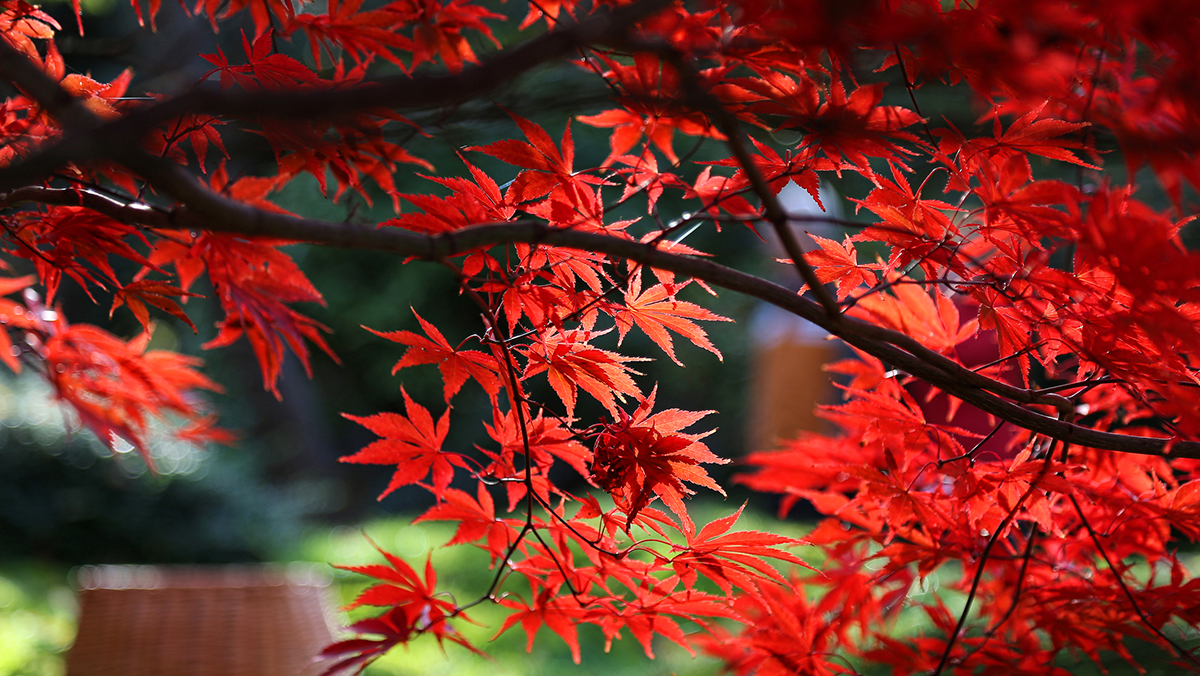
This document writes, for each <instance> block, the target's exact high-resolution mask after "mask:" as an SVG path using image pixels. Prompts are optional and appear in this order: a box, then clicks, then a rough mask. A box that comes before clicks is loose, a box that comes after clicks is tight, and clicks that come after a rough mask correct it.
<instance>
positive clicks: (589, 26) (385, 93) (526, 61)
mask: <svg viewBox="0 0 1200 676" xmlns="http://www.w3.org/2000/svg"><path fill="white" fill-rule="evenodd" d="M664 2H665V0H646V1H645V2H641V3H638V4H636V5H632V6H630V7H628V8H624V9H621V10H618V11H617V12H613V13H612V14H610V15H601V16H600V17H598V18H594V19H590V20H588V21H585V22H583V23H580V24H576V25H575V26H572V27H570V28H564V29H561V30H555V31H552V32H551V33H547V34H546V35H544V36H542V37H541V38H536V39H535V40H533V41H531V42H530V43H527V44H526V45H525V46H523V47H520V48H516V49H514V50H512V51H511V52H506V53H505V55H502V56H498V57H495V58H494V59H492V60H491V61H489V62H488V63H487V64H484V65H482V66H478V67H475V68H472V69H468V70H465V71H463V72H462V73H460V74H458V75H449V76H439V77H432V78H414V79H401V80H390V79H389V80H381V81H379V82H377V83H374V84H372V85H364V86H363V87H356V88H353V89H349V90H345V91H323V92H273V93H255V94H225V93H220V92H212V91H208V90H196V91H194V92H192V93H190V94H185V95H183V96H181V97H178V98H177V99H173V100H172V101H168V102H166V103H163V104H159V105H157V106H152V107H151V108H147V109H146V110H145V111H143V116H142V117H135V115H133V114H131V115H127V116H125V117H123V118H121V119H119V120H117V121H116V122H113V123H110V124H108V125H100V124H99V122H100V118H98V117H96V116H95V115H93V114H92V113H91V111H89V110H87V109H86V107H84V106H83V105H82V103H81V102H80V101H78V100H77V99H74V98H73V97H71V96H70V94H68V93H67V92H65V90H63V89H62V87H61V86H59V84H58V83H57V82H55V81H54V80H53V79H52V78H50V77H49V76H48V75H47V74H46V73H44V72H42V71H41V69H40V68H38V67H37V66H36V64H33V63H32V62H30V61H29V60H28V59H27V58H26V57H25V56H24V55H23V54H21V53H20V52H18V51H17V50H16V49H14V48H13V47H12V46H11V45H9V44H8V43H7V42H6V41H4V40H0V74H2V75H3V76H5V77H7V78H8V79H9V80H10V81H12V82H13V83H14V84H16V85H17V86H19V87H21V88H22V89H23V90H25V91H26V92H27V93H28V94H29V95H30V96H32V97H34V98H35V99H36V100H37V101H38V103H39V104H40V105H41V106H42V107H43V108H44V109H46V110H47V111H48V112H49V113H50V114H52V115H54V116H55V117H56V119H58V120H59V121H60V123H61V124H62V125H63V127H64V128H65V130H66V131H67V134H66V136H65V137H64V139H63V141H62V142H61V143H59V144H56V146H54V147H52V148H51V149H50V150H49V151H47V152H46V153H43V154H41V155H39V156H36V157H34V158H33V159H31V160H29V161H27V162H23V163H20V164H18V165H15V166H13V167H9V168H6V169H3V170H0V190H11V189H13V188H18V190H15V191H13V192H10V193H8V194H6V195H3V197H0V206H13V205H16V204H18V203H21V202H41V203H44V204H77V205H83V206H87V207H88V208H91V209H94V210H96V211H98V212H100V213H105V214H108V215H109V216H111V217H112V218H114V219H118V220H121V221H123V222H126V223H131V224H138V225H143V226H147V227H153V228H163V229H186V230H208V231H213V232H227V233H233V234H239V235H244V236H265V237H276V238H282V239H291V240H296V241H305V242H312V243H317V244H324V245H329V246H338V247H347V248H357V249H374V250H379V251H387V252H391V253H395V254H400V255H404V256H416V257H419V258H424V259H428V260H444V259H446V258H448V257H451V256H454V255H457V254H460V253H463V252H465V251H469V250H472V249H477V248H480V247H488V246H493V245H497V244H505V243H512V242H524V243H539V242H540V243H544V244H549V245H553V246H561V247H566V248H573V249H579V250H585V251H595V252H601V253H606V254H609V255H612V256H617V257H620V258H625V259H628V260H632V261H635V262H638V263H642V264H644V265H649V266H650V267H654V268H660V269H663V270H671V271H673V272H677V273H679V274H683V275H687V276H689V277H693V278H696V279H701V280H704V281H706V282H709V283H711V284H715V285H717V286H721V287H724V288H727V289H730V290H732V291H737V292H740V293H744V294H746V295H749V296H753V297H755V298H758V299H760V300H763V301H766V302H768V303H771V304H773V305H776V306H778V307H780V308H782V309H784V310H787V311H789V312H791V313H793V314H795V315H797V316H800V317H802V318H804V319H807V320H808V321H811V322H813V323H814V324H816V325H818V326H820V327H821V328H823V329H825V330H826V331H828V332H829V333H831V334H833V335H836V336H838V337H839V338H841V339H842V340H844V341H845V342H846V343H848V344H850V345H853V346H855V347H858V348H859V349H862V350H863V351H864V352H866V353H868V354H871V355H873V356H875V357H877V358H879V359H882V360H884V361H885V362H888V363H890V364H892V365H894V366H896V367H898V368H900V369H902V370H904V371H905V372H907V373H910V374H912V375H914V376H916V377H918V378H920V379H922V380H924V381H926V382H928V383H929V384H931V385H933V386H935V387H937V388H939V389H941V390H943V391H945V392H947V393H949V394H952V395H954V396H956V397H958V398H960V399H962V400H963V401H966V402H968V403H970V404H972V405H974V406H976V407H977V408H979V409H981V410H983V411H984V412H986V413H990V414H992V415H995V416H996V417H998V418H1000V419H1001V420H1005V421H1008V422H1009V423H1012V424H1014V425H1017V426H1019V427H1022V428H1025V429H1028V430H1031V431H1033V432H1036V433H1039V434H1044V435H1046V436H1048V437H1051V438H1054V439H1058V440H1061V441H1064V442H1067V443H1073V444H1079V445H1083V446H1090V447H1093V448H1099V449H1106V450H1114V451H1123V452H1130V453H1140V454H1147V455H1162V454H1163V453H1164V449H1165V448H1166V445H1167V440H1166V439H1156V438H1151V437H1133V436H1126V435H1121V434H1113V433H1109V432H1101V431H1098V430H1093V429H1089V428H1086V427H1081V426H1079V425H1075V424H1074V423H1069V422H1066V421H1064V420H1059V419H1057V418H1054V417H1050V416H1046V415H1043V414H1042V413H1039V412H1037V411H1034V410H1031V409H1029V408H1025V407H1023V406H1020V405H1018V404H1017V403H1014V402H1019V403H1024V404H1030V403H1041V404H1051V405H1055V406H1057V407H1058V408H1059V409H1060V410H1063V411H1065V410H1066V409H1067V408H1068V407H1069V406H1070V402H1069V401H1068V400H1067V399H1065V398H1063V397H1061V396H1059V395H1054V394H1040V393H1036V392H1032V391H1030V390H1026V389H1023V388H1018V387H1014V386H1011V385H1008V384H1005V383H1001V382H999V381H996V380H993V379H991V378H988V377H986V376H983V375H980V374H978V373H975V372H973V371H971V370H969V369H966V368H964V367H963V366H961V365H960V364H958V363H956V362H954V361H953V360H951V359H949V358H947V357H945V356H944V355H941V354H939V353H937V352H935V351H933V350H931V349H929V348H928V347H926V346H924V345H923V344H921V343H920V341H917V340H915V339H914V338H912V337H910V336H907V335H904V334H902V333H899V332H896V331H892V330H889V329H885V328H883V327H880V326H877V325H875V324H871V323H869V322H865V321H862V320H858V319H852V318H849V317H846V316H845V315H841V314H837V313H831V312H829V308H828V307H826V306H823V305H822V304H820V303H816V302H813V301H811V300H808V299H806V298H803V297H802V296H799V295H797V294H795V293H794V292H792V291H790V290H788V289H787V288H785V287H782V286H779V285H778V284H774V283H772V282H769V281H767V280H764V279H761V278H759V277H755V276H753V275H749V274H746V273H743V272H740V271H737V270H733V269H731V268H728V267H725V266H722V265H719V264H717V263H714V262H712V261H706V260H701V259H697V258H690V257H687V256H680V255H677V254H670V253H667V252H664V251H660V250H658V249H657V248H655V247H654V246H653V245H649V244H641V243H638V242H635V241H632V240H628V239H621V238H618V237H613V236H608V235H601V234H597V233H588V232H580V231H576V230H571V229H560V228H552V227H550V226H548V225H546V224H544V223H540V222H535V221H513V222H509V223H497V224H490V225H478V226H473V227H470V228H466V229H464V230H460V231H457V232H454V233H446V234H442V235H436V236H427V235H420V234H417V233H412V232H406V231H402V230H397V229H382V230H380V229H374V228H368V227H365V226H359V225H352V224H338V223H330V222H326V221H317V220H312V219H304V218H297V217H294V216H287V215H282V214H275V213H269V212H265V211H262V210H260V209H257V208H254V207H251V206H248V205H245V204H241V203H238V202H235V201H232V200H229V199H226V198H225V197H223V196H221V195H218V194H216V193H214V192H212V191H211V190H209V189H208V188H207V187H205V186H203V185H202V184H201V183H200V182H199V181H197V180H196V178H195V177H193V176H192V175H191V174H189V173H188V172H187V171H186V170H185V169H184V168H183V167H181V166H179V165H178V164H175V163H173V162H170V161H168V160H164V159H162V158H158V157H154V156H153V155H150V154H149V153H147V152H145V151H143V150H141V149H140V147H138V145H137V144H136V143H134V142H133V140H134V139H138V138H140V135H141V134H142V133H144V131H145V129H147V128H149V126H152V125H153V124H156V122H155V120H160V118H157V117H155V115H160V114H161V115H165V117H162V118H161V120H166V119H170V118H172V117H174V116H177V115H182V114H185V113H192V112H207V113H210V114H213V113H229V114H242V115H258V114H262V113H263V112H264V110H265V109H267V108H275V107H282V108H281V109H282V111H284V114H286V115H296V116H304V117H313V116H321V115H323V114H324V115H333V114H341V113H346V112H350V111H355V110H363V109H366V108H370V107H376V106H389V107H404V106H406V105H417V104H416V103H415V102H414V101H413V100H412V99H410V98H408V97H412V96H416V97H421V96H423V95H428V97H430V98H429V99H420V98H418V100H420V101H421V105H428V104H429V101H430V100H432V101H441V102H449V101H450V100H458V99H460V98H461V97H462V93H461V92H460V93H458V94H448V93H447V92H446V91H445V90H444V89H440V88H445V87H448V86H452V85H451V82H450V81H449V80H448V78H449V79H453V83H454V84H453V86H458V87H460V88H461V87H464V86H468V85H469V86H471V87H475V88H476V89H473V90H470V95H472V96H473V95H476V94H478V93H479V92H480V91H485V90H486V89H485V88H487V87H494V86H496V85H497V84H500V83H501V82H503V81H504V79H508V78H511V77H514V76H515V75H516V74H518V73H520V72H523V71H524V70H528V69H529V68H532V67H533V66H535V65H537V64H539V63H542V62H545V61H547V60H551V59H554V58H558V57H560V56H562V55H563V54H565V53H567V52H569V51H570V50H573V49H575V48H576V47H577V46H579V45H582V44H586V43H588V42H595V41H603V40H615V41H618V42H620V41H626V40H627V39H628V38H627V36H625V35H624V31H626V29H627V28H628V26H629V25H630V24H632V23H633V22H635V21H636V20H637V19H638V18H640V17H643V16H645V15H646V14H648V13H650V12H652V11H654V10H655V9H657V8H659V7H661V6H662V5H663V4H664ZM684 65H686V64H684ZM680 67H681V68H682V67H683V66H680ZM684 70H686V69H684ZM496 78H502V79H496ZM414 83H415V84H414ZM435 84H436V87H434V85H435ZM431 87H432V88H431ZM434 89H439V91H434ZM451 91H453V90H451ZM699 94H701V95H704V94H706V93H705V92H699ZM189 97H191V98H189ZM439 97H441V98H439ZM455 97H458V98H455ZM173 106H174V107H173ZM206 106H211V107H206ZM239 106H241V107H239ZM155 110H157V111H159V112H156V113H151V112H150V111H155ZM723 110H724V108H723V107H721V106H720V105H719V102H716V109H715V110H713V111H711V112H712V113H713V114H714V115H716V116H717V117H718V118H719V117H720V114H721V111H723ZM164 111H165V112H164ZM725 114H726V115H727V114H728V113H727V111H726V113H725ZM130 120H134V121H138V120H140V122H139V123H138V124H139V126H140V127H141V129H140V130H138V129H130V128H128V127H121V126H120V125H122V124H125V125H128V124H131V123H130V122H129V121H130ZM161 120H160V121H161ZM724 131H725V133H726V135H727V136H730V137H731V138H738V139H740V133H741V132H740V130H739V129H738V128H737V127H736V125H735V126H731V127H730V128H729V129H728V130H724ZM68 142H72V143H79V144H81V145H82V146H83V149H82V150H78V151H76V150H71V151H70V153H69V154H68V155H64V156H63V157H66V158H67V159H64V160H62V162H60V163H57V164H56V163H55V161H57V160H59V159H61V158H60V157H59V156H57V155H55V153H56V152H58V150H57V149H59V148H61V147H62V146H63V145H64V144H66V143H68ZM733 147H734V150H735V153H736V152H737V147H738V144H737V143H736V142H735V143H734V144H733ZM80 156H83V157H89V156H90V157H103V158H106V159H110V160H113V161H116V162H119V163H121V164H123V165H125V166H126V167H128V168H129V169H131V170H133V171H134V172H135V173H137V174H139V175H141V176H142V177H143V178H144V179H145V180H147V181H148V182H149V183H150V185H151V186H152V187H154V189H155V190H157V191H159V192H160V193H162V194H163V195H165V196H167V197H169V198H171V199H173V200H175V201H177V202H178V203H180V204H182V205H184V206H182V207H180V208H176V209H172V210H169V211H163V210H156V209H152V208H150V207H146V206H144V205H133V204H122V203H121V202H118V201H116V200H113V199H110V198H108V197H104V196H103V195H100V194H99V193H93V192H89V191H76V190H58V189H47V188H37V187H30V185H31V184H32V183H38V182H40V181H41V180H42V178H44V177H45V176H48V175H49V172H50V171H53V170H55V169H57V168H59V167H60V166H61V163H65V162H66V161H77V160H79V159H80ZM743 156H744V157H743ZM739 159H740V160H741V163H742V164H743V168H744V169H745V170H746V171H747V175H751V176H752V173H751V172H753V171H754V170H756V169H757V167H756V165H755V164H754V163H753V158H751V157H749V155H748V153H747V152H746V150H745V148H744V146H742V152H741V153H740V154H739ZM31 169H36V170H35V171H30V170H31ZM43 169H44V170H45V172H46V173H44V174H42V173H39V172H40V171H42V170H43ZM758 178H759V183H762V180H761V179H762V177H761V175H758ZM758 187H759V188H760V189H759V190H758V191H757V192H759V193H760V194H759V196H760V198H762V199H763V204H764V209H765V210H766V211H767V212H768V214H767V215H768V219H769V220H772V222H774V221H776V220H778V221H779V223H782V224H783V225H784V227H783V231H785V232H787V233H790V229H788V228H787V227H786V222H787V216H786V213H784V212H783V210H782V207H780V206H779V204H778V201H777V200H774V199H773V198H774V195H773V193H771V191H770V190H763V189H761V188H762V186H758ZM771 205H774V206H773V207H772V206H771ZM772 215H774V216H775V218H774V219H772V218H771V216H772ZM786 242H787V240H786V238H785V244H786ZM793 244H796V243H795V242H794V241H793ZM792 248H793V249H796V250H797V251H796V252H793V251H791V250H789V255H792V256H793V260H794V261H795V262H796V264H797V267H798V268H799V269H800V270H801V272H802V274H803V272H804V271H805V270H806V269H807V270H808V272H809V273H811V272H812V270H811V268H809V267H808V266H807V265H806V264H804V261H803V254H802V252H798V244H797V246H796V247H792ZM807 278H808V277H807V276H806V279H807ZM810 287H812V288H813V291H814V293H818V294H819V291H818V290H823V288H822V287H820V285H819V284H817V283H816V282H815V276H814V277H813V281H812V282H810ZM1171 452H1172V454H1173V455H1176V456H1181V457H1200V442H1179V443H1176V444H1174V445H1173V446H1172V447H1171Z"/></svg>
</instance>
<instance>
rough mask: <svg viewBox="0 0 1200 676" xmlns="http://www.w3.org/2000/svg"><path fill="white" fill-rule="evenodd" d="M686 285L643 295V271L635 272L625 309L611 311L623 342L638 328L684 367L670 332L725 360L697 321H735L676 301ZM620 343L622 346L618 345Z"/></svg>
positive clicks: (660, 287) (661, 287) (657, 287)
mask: <svg viewBox="0 0 1200 676" xmlns="http://www.w3.org/2000/svg"><path fill="white" fill-rule="evenodd" d="M683 286H686V284H684V285H682V286H677V287H674V288H673V289H667V287H666V286H664V285H662V284H656V285H655V286H652V287H650V288H648V289H646V290H645V291H644V292H643V291H642V272H641V270H638V271H637V272H635V273H634V274H633V277H632V278H631V279H630V280H629V287H628V288H627V289H626V290H625V306H624V307H619V306H617V307H613V308H612V309H611V312H610V314H611V315H612V318H613V320H614V321H616V323H617V332H618V333H619V334H620V340H622V341H623V340H625V336H626V334H628V333H629V330H630V329H632V328H633V327H634V326H637V327H638V328H640V329H641V330H642V331H643V332H645V334H646V335H647V336H649V337H650V339H651V340H653V341H654V342H655V343H656V344H657V345H658V346H659V347H661V348H662V350H663V352H666V353H667V356H668V357H670V358H671V361H673V362H675V363H676V364H679V365H680V366H683V362H681V361H679V359H678V358H677V357H676V356H675V346H674V344H673V343H672V342H671V334H669V333H668V332H667V331H668V330H670V331H674V332H675V333H678V334H679V335H681V336H683V337H684V338H687V339H688V340H690V341H691V342H692V344H693V345H695V346H696V347H701V348H704V349H705V350H708V351H709V352H712V353H713V354H715V355H717V358H718V359H721V360H722V361H724V358H723V357H722V356H721V352H720V350H718V349H717V348H716V347H714V346H713V344H712V342H711V341H709V339H708V334H707V333H705V332H704V329H702V328H700V327H699V326H697V325H696V324H695V323H694V321H693V320H702V321H710V322H711V321H720V322H731V321H733V320H732V319H729V318H728V317H722V316H720V315H717V314H713V313H712V312H709V311H708V310H705V309H704V308H702V307H700V306H699V305H696V304H695V303H689V302H687V301H681V300H675V293H676V292H678V291H679V290H680V289H682V288H683ZM618 344H620V343H619V342H618Z"/></svg>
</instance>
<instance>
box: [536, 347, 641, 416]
mask: <svg viewBox="0 0 1200 676" xmlns="http://www.w3.org/2000/svg"><path fill="white" fill-rule="evenodd" d="M595 335H600V334H599V333H593V332H590V331H565V332H559V331H550V332H549V333H546V334H544V335H543V336H541V338H540V340H539V341H538V342H536V343H534V344H533V345H532V346H530V347H529V348H528V350H527V356H528V358H529V363H528V364H527V365H526V367H525V372H524V373H523V374H521V378H522V379H525V378H529V377H531V376H535V375H537V374H539V373H542V372H545V373H546V377H547V378H548V379H549V380H550V386H551V387H553V388H554V392H555V393H556V394H557V395H558V397H559V399H562V402H563V405H564V406H566V408H567V417H573V416H574V414H575V400H576V397H577V396H578V391H579V389H580V388H582V389H583V391H584V392H587V393H588V394H590V395H592V397H594V398H595V399H596V401H599V402H600V403H601V404H603V405H604V408H606V409H608V410H609V411H612V412H613V413H614V415H615V414H616V412H617V411H618V410H619V409H618V408H617V401H618V400H620V401H624V400H625V397H624V395H632V396H635V397H636V396H639V395H640V394H641V392H640V391H639V390H638V387H637V385H636V384H634V382H633V378H632V377H630V374H634V375H640V374H638V372H637V371H634V370H633V369H631V368H629V367H628V366H626V365H625V364H626V362H631V361H645V360H644V359H638V358H636V357H625V356H622V355H619V354H617V353H615V352H608V351H606V350H601V349H599V348H595V347H592V346H591V344H589V343H588V342H587V341H589V340H590V339H591V338H592V336H595Z"/></svg>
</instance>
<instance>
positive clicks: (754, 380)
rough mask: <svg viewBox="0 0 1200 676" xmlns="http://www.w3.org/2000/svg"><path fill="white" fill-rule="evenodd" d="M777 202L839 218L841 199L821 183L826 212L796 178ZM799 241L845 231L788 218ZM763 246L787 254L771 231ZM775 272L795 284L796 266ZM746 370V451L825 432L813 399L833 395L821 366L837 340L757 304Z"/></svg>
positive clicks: (807, 243)
mask: <svg viewBox="0 0 1200 676" xmlns="http://www.w3.org/2000/svg"><path fill="white" fill-rule="evenodd" d="M779 201H780V203H781V204H782V205H783V208H784V209H786V210H787V212H788V214H790V215H795V216H809V217H812V216H821V215H828V216H830V217H832V218H841V216H842V211H841V207H840V198H839V197H838V196H837V194H836V193H834V192H833V191H832V190H831V189H829V188H828V187H827V186H824V185H823V186H822V187H821V201H822V202H823V203H824V204H825V208H826V210H825V211H822V210H821V207H820V206H818V205H817V203H816V201H815V200H813V198H812V197H811V196H810V195H809V194H808V193H807V192H805V190H804V189H803V188H801V187H800V186H798V185H796V184H795V183H789V184H787V186H786V187H784V188H783V190H782V191H781V192H780V193H779ZM792 227H793V229H794V230H795V231H796V234H797V235H798V237H799V239H800V241H801V243H802V246H804V247H805V249H806V250H807V249H811V248H813V247H815V246H816V245H815V242H814V241H813V240H812V239H810V238H808V237H807V236H805V235H804V233H806V232H811V233H814V234H817V235H820V236H821V237H825V238H827V239H834V240H838V241H840V240H841V239H842V237H843V236H844V231H843V230H841V229H840V228H838V227H836V226H831V225H829V224H824V223H817V222H806V223H803V224H800V223H793V225H792ZM767 238H768V242H769V244H768V247H769V249H770V254H771V256H772V257H774V258H786V256H787V254H786V253H785V252H784V251H783V248H782V247H781V246H779V245H778V244H777V243H776V242H775V240H774V238H772V237H771V236H770V235H768V236H767ZM775 277H776V278H777V279H778V281H780V282H781V283H784V284H793V283H795V284H798V283H799V280H798V279H797V278H796V277H797V275H796V274H795V270H790V269H788V270H780V271H779V272H778V273H777V274H776V275H775ZM750 335H751V340H752V345H751V353H752V354H751V369H750V383H749V397H750V406H749V410H748V412H747V415H746V425H747V428H746V437H747V438H746V442H747V444H748V450H750V451H764V450H771V449H774V448H776V447H777V446H778V445H779V442H781V441H786V440H788V439H793V438H795V437H796V435H797V433H798V432H801V431H809V432H830V431H831V426H830V425H829V424H828V423H827V422H826V421H825V420H823V419H821V418H818V417H817V416H816V414H815V411H816V407H817V405H818V404H829V403H832V402H833V400H834V390H833V387H832V385H831V384H830V378H829V376H828V374H826V373H825V371H824V370H823V367H824V366H825V364H828V363H830V362H832V361H835V360H836V359H838V357H839V355H838V343H835V342H831V341H829V340H827V338H828V334H826V333H825V332H824V331H823V330H821V329H819V328H817V327H816V326H814V325H812V324H810V323H808V322H806V321H804V320H803V319H800V318H799V317H797V316H795V315H792V314H789V313H787V312H785V311H783V310H781V309H779V308H777V307H775V306H773V305H766V304H763V305H761V306H760V307H759V308H758V309H757V310H755V312H754V316H753V318H752V319H751V323H750Z"/></svg>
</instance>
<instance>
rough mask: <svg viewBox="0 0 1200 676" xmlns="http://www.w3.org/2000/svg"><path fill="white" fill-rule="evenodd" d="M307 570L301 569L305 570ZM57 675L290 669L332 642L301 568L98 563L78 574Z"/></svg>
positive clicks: (322, 602)
mask: <svg viewBox="0 0 1200 676" xmlns="http://www.w3.org/2000/svg"><path fill="white" fill-rule="evenodd" d="M305 571H307V572H305ZM79 578H80V579H79V586H80V587H82V590H81V592H80V618H79V632H78V634H77V636H76V639H75V645H74V646H73V647H72V648H71V652H70V654H69V655H68V657H67V676H299V675H301V674H304V675H308V674H318V673H320V671H321V669H320V668H319V667H317V666H316V665H314V664H313V662H312V659H313V657H314V656H315V655H316V654H317V653H318V652H320V651H321V649H322V648H324V647H325V646H326V645H328V644H329V643H331V642H332V640H333V639H332V634H331V633H330V630H329V622H328V605H327V595H328V593H329V589H328V581H327V579H324V578H322V577H321V576H319V575H316V574H314V573H313V572H312V571H311V569H296V568H290V569H289V568H282V567H241V566H239V567H228V568H207V569H206V568H189V569H172V568H151V567H146V566H136V567H134V566H106V567H102V568H91V569H84V570H83V571H81V572H80V575H79Z"/></svg>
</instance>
